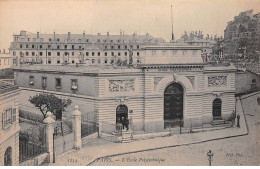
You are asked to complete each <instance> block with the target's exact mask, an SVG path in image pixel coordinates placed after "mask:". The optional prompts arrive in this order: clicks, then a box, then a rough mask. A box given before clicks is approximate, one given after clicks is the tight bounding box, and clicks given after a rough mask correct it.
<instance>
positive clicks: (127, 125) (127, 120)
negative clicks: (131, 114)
mask: <svg viewBox="0 0 260 169" xmlns="http://www.w3.org/2000/svg"><path fill="white" fill-rule="evenodd" d="M125 126H126V130H129V119H128V118H126V119H125Z"/></svg>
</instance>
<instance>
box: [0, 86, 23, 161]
mask: <svg viewBox="0 0 260 169" xmlns="http://www.w3.org/2000/svg"><path fill="white" fill-rule="evenodd" d="M19 93H20V91H19V89H18V86H16V85H11V84H9V83H6V82H3V81H0V112H1V116H0V123H1V127H0V165H1V166H11V165H12V166H14V165H19V130H20V127H19V111H18V109H19V99H18V95H19Z"/></svg>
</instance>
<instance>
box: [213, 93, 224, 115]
mask: <svg viewBox="0 0 260 169" xmlns="http://www.w3.org/2000/svg"><path fill="white" fill-rule="evenodd" d="M221 104H222V101H221V99H219V98H216V99H215V100H214V101H213V105H212V114H213V119H218V118H221Z"/></svg>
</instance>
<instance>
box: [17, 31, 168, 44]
mask: <svg viewBox="0 0 260 169" xmlns="http://www.w3.org/2000/svg"><path fill="white" fill-rule="evenodd" d="M14 36H17V35H14ZM19 36H20V35H19ZM39 37H40V38H42V39H43V41H49V39H52V40H53V39H54V34H39ZM26 38H30V39H36V38H37V34H35V33H30V32H28V33H27V34H26ZM84 38H85V39H86V40H87V39H88V40H89V42H91V41H97V40H98V39H99V40H100V41H101V42H104V40H107V41H106V42H108V41H109V42H111V40H112V41H113V42H118V40H120V41H123V40H124V41H125V42H137V43H143V42H145V41H152V42H155V43H156V42H157V43H158V42H165V40H164V39H162V38H154V37H153V36H151V35H149V34H146V35H136V34H134V35H123V34H121V35H101V34H98V35H90V34H85V35H84V34H71V33H70V39H71V42H83V40H84ZM55 39H59V41H60V42H67V40H68V34H56V33H55Z"/></svg>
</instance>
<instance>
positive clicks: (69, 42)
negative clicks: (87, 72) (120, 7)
mask: <svg viewBox="0 0 260 169" xmlns="http://www.w3.org/2000/svg"><path fill="white" fill-rule="evenodd" d="M162 42H164V40H163V39H161V38H154V37H152V36H151V35H149V34H148V33H147V34H146V35H137V34H136V33H134V34H133V35H125V34H124V33H122V32H120V35H110V34H109V32H107V35H101V34H100V33H98V34H97V35H89V34H85V32H84V33H83V34H71V33H70V32H68V34H56V33H55V32H54V33H53V34H40V33H39V32H37V34H34V33H27V31H20V34H15V35H13V42H12V43H11V46H10V53H11V54H12V56H13V58H14V63H16V65H20V64H34V63H41V64H50V65H62V64H68V63H69V64H76V63H85V64H87V65H99V64H104V65H108V64H110V63H111V62H114V61H115V60H117V59H118V58H120V59H121V60H122V61H125V62H127V63H139V62H140V56H141V53H142V46H143V45H147V44H158V43H162Z"/></svg>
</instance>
